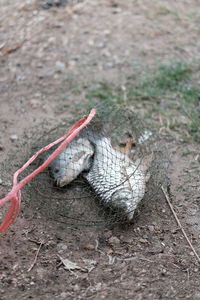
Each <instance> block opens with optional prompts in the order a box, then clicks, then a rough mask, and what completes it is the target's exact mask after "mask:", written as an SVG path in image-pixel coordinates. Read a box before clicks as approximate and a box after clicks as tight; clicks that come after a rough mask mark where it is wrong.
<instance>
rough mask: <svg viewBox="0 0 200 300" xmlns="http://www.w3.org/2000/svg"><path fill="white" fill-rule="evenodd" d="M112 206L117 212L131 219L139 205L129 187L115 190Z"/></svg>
mask: <svg viewBox="0 0 200 300" xmlns="http://www.w3.org/2000/svg"><path fill="white" fill-rule="evenodd" d="M109 204H111V207H112V209H113V210H114V211H116V213H117V214H119V215H120V216H122V217H125V218H126V219H127V220H128V221H131V220H132V218H133V215H134V212H135V209H136V207H137V203H136V202H135V201H134V198H133V193H132V191H131V190H128V189H124V188H122V189H119V190H117V191H115V192H114V193H113V195H112V197H111V202H110V203H109Z"/></svg>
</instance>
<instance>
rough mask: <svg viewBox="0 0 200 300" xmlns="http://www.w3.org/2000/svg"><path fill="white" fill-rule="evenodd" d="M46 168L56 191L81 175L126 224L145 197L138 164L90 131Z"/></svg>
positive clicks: (102, 136)
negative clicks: (56, 187)
mask: <svg viewBox="0 0 200 300" xmlns="http://www.w3.org/2000/svg"><path fill="white" fill-rule="evenodd" d="M50 168H51V172H52V174H53V177H54V180H55V182H56V185H57V186H60V187H63V186H65V185H67V184H69V183H70V182H72V181H73V180H74V179H76V178H77V176H78V175H80V174H82V176H83V177H84V178H85V179H86V180H87V181H88V183H89V184H90V186H91V187H92V189H93V190H94V192H95V193H96V194H97V195H98V197H99V198H100V201H101V203H102V204H104V205H105V206H107V207H109V208H110V209H111V210H113V211H114V212H117V214H119V215H120V216H122V217H125V218H126V219H127V220H129V221H131V220H132V219H133V216H134V212H135V210H136V208H137V206H138V204H139V202H140V201H141V200H142V198H143V197H144V194H145V186H146V184H145V183H146V180H145V173H144V172H143V170H142V168H141V167H140V163H139V162H137V163H136V162H135V163H134V162H133V161H132V160H131V159H130V158H129V157H128V156H127V155H126V153H122V152H120V151H118V150H116V149H114V148H113V146H112V144H111V140H110V138H109V137H106V136H104V135H102V134H99V133H96V132H94V131H92V130H88V131H86V134H85V135H84V136H81V137H79V138H77V139H75V140H74V141H72V143H70V144H69V145H68V146H67V147H66V148H65V149H64V150H63V151H62V152H61V153H60V154H59V155H58V156H57V158H56V159H55V160H54V161H53V162H52V163H51V164H50Z"/></svg>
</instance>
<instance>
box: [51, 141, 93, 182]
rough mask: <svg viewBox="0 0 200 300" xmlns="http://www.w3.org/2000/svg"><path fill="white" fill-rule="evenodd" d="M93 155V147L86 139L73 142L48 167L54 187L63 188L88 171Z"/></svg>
mask: <svg viewBox="0 0 200 300" xmlns="http://www.w3.org/2000/svg"><path fill="white" fill-rule="evenodd" d="M93 154H94V147H93V146H92V144H91V143H90V142H89V140H88V139H86V138H84V137H79V138H78V139H75V140H73V141H72V142H71V143H70V144H69V145H68V146H67V147H66V148H65V149H64V150H63V151H62V152H61V153H60V154H59V155H58V156H57V157H56V158H55V159H54V160H53V161H52V162H51V163H50V165H49V169H50V172H51V175H52V177H53V179H54V183H55V185H56V186H58V187H64V186H65V185H67V184H69V183H71V182H72V181H73V180H74V179H76V178H77V177H78V176H79V174H80V173H81V172H83V171H87V170H89V168H90V166H91V163H92V156H93Z"/></svg>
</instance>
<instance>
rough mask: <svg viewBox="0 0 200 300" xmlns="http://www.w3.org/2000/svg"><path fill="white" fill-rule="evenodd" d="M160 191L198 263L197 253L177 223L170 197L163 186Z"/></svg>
mask: <svg viewBox="0 0 200 300" xmlns="http://www.w3.org/2000/svg"><path fill="white" fill-rule="evenodd" d="M161 190H162V192H163V194H164V196H165V198H166V200H167V203H168V205H169V207H170V209H171V211H172V213H173V215H174V218H175V219H176V222H177V224H178V226H179V227H180V229H181V231H182V233H183V235H184V237H185V239H186V241H187V242H188V244H189V246H190V248H191V249H192V251H193V253H194V255H195V256H196V259H197V260H198V262H199V263H200V257H199V255H198V254H197V252H196V250H195V249H194V247H193V246H192V243H191V242H190V240H189V238H188V236H187V234H186V232H185V230H184V228H183V226H182V225H181V222H180V221H179V219H178V216H177V214H176V212H175V210H174V208H173V205H172V203H171V201H170V197H169V195H168V193H167V192H166V191H165V189H164V188H163V186H162V187H161Z"/></svg>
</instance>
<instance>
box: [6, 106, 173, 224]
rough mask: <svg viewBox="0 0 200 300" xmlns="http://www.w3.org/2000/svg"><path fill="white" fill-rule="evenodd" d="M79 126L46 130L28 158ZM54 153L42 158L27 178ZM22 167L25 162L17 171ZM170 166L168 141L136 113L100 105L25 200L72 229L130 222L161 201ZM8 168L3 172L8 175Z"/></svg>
mask: <svg viewBox="0 0 200 300" xmlns="http://www.w3.org/2000/svg"><path fill="white" fill-rule="evenodd" d="M77 119H78V117H77V116H76V120H77ZM73 123H74V120H71V121H69V120H67V121H66V122H62V123H61V124H58V125H56V126H55V127H54V128H50V129H49V130H48V126H46V127H45V129H43V130H42V126H40V131H41V136H40V137H39V138H37V139H36V138H35V139H34V137H35V134H34V133H32V140H34V142H33V143H32V144H30V145H29V147H28V151H27V149H26V157H25V158H28V157H30V156H31V154H33V153H35V152H36V151H37V150H38V149H40V148H42V147H44V146H45V145H47V144H48V143H49V142H52V141H53V140H55V139H57V138H58V137H59V136H62V135H63V134H64V133H65V132H66V128H69V127H70V125H71V124H73ZM42 131H43V132H42ZM37 136H38V130H37ZM56 147H57V146H55V148H56ZM54 150H55V149H54V148H53V149H51V150H49V152H48V153H43V154H41V155H39V156H38V158H37V159H36V160H35V161H34V162H33V163H32V164H31V165H30V166H29V168H28V169H27V170H26V171H25V173H24V174H23V176H26V175H27V174H28V173H30V172H32V171H33V170H34V169H35V168H37V166H38V165H41V163H43V162H44V161H46V160H47V159H48V157H49V156H50V155H51V153H52V151H54ZM25 158H24V160H25ZM16 161H17V160H16V158H15V162H16ZM22 163H23V162H22V160H21V161H20V160H19V161H18V162H17V163H15V167H16V164H19V166H20V165H22ZM168 165H169V157H168V154H167V151H166V148H165V147H164V145H163V142H162V140H160V139H159V137H158V136H157V135H156V134H155V132H153V130H152V129H151V128H149V127H148V126H147V125H146V124H145V122H144V121H142V120H141V119H140V118H139V117H138V116H137V115H136V114H135V113H134V112H133V111H131V110H130V109H125V108H122V107H118V106H106V107H105V106H103V105H99V106H97V114H96V116H95V117H94V118H93V119H92V121H91V122H90V123H89V124H88V126H87V127H86V128H84V129H83V130H81V131H80V133H79V134H78V135H77V136H76V137H75V138H74V139H73V141H72V142H71V143H70V144H69V145H68V146H67V147H66V148H65V149H64V150H63V151H62V152H61V153H60V154H59V155H58V156H57V157H56V159H55V160H54V161H53V162H51V164H50V165H49V167H48V168H46V169H45V170H44V171H43V172H42V173H40V174H38V175H37V177H35V178H34V179H33V180H32V181H31V182H29V184H28V185H27V186H26V187H25V188H24V189H23V193H22V197H23V200H24V203H25V207H29V208H30V209H31V210H32V211H33V213H34V214H35V217H37V215H40V216H43V217H45V218H48V219H51V220H54V221H57V222H61V223H65V224H67V225H71V226H92V225H94V226H100V225H101V226H102V225H103V226H104V225H108V224H115V223H119V222H123V223H124V222H130V221H132V220H134V216H135V215H136V214H137V211H138V208H139V207H140V206H141V204H142V203H145V201H151V200H153V199H155V198H156V199H157V198H159V196H158V195H159V190H160V187H161V186H166V185H168V177H167V168H168ZM6 166H7V164H6V163H5V164H4V168H3V169H4V172H3V174H5V173H6V174H7V173H8V170H6V172H5V169H6ZM140 213H142V211H141V212H140Z"/></svg>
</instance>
